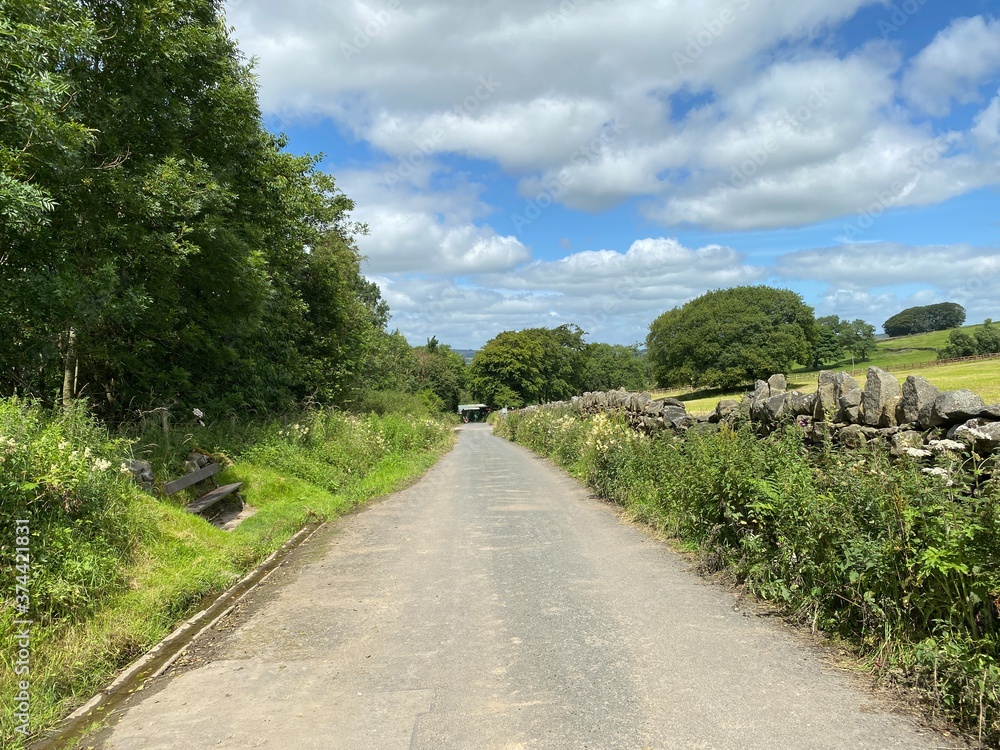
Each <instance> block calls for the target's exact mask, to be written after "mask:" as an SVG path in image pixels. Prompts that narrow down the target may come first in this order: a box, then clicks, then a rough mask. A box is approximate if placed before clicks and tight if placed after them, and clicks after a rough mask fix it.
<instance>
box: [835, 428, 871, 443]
mask: <svg viewBox="0 0 1000 750" xmlns="http://www.w3.org/2000/svg"><path fill="white" fill-rule="evenodd" d="M837 440H838V441H840V443H841V444H842V445H843V446H844V447H845V448H863V447H864V446H866V445H867V444H868V438H867V437H865V434H864V428H863V427H862V426H861V425H858V424H849V425H847V427H845V428H844V429H842V430H840V431H839V432H838V433H837Z"/></svg>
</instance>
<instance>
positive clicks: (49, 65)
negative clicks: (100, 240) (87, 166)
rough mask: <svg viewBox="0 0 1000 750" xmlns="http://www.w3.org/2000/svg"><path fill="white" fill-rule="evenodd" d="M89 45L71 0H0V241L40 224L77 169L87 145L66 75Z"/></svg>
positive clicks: (91, 39) (0, 252) (0, 251)
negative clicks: (64, 182) (58, 187)
mask: <svg viewBox="0 0 1000 750" xmlns="http://www.w3.org/2000/svg"><path fill="white" fill-rule="evenodd" d="M95 41H96V37H95V35H94V28H93V24H92V23H91V21H90V19H89V18H88V16H87V14H86V12H85V11H84V9H83V8H81V7H80V5H79V3H77V2H74V1H73V0H48V1H47V2H40V1H39V0H0V62H2V69H3V75H2V78H0V92H2V100H3V105H2V110H0V227H3V233H4V236H0V242H3V241H4V240H9V239H10V237H9V234H8V233H9V232H11V231H30V230H31V229H33V228H35V227H37V226H39V225H41V224H44V223H45V221H46V220H47V216H46V214H48V213H49V212H50V211H51V210H52V209H53V208H55V205H56V198H55V195H54V192H53V187H54V186H56V185H58V184H59V183H60V182H61V181H62V180H64V179H65V178H66V175H67V174H69V173H72V172H74V171H75V170H76V169H77V168H78V166H79V161H80V159H81V157H82V155H83V151H84V149H85V147H86V146H87V145H88V144H89V143H90V141H91V138H92V132H91V130H90V129H89V128H88V127H87V126H86V125H85V124H84V123H83V122H81V120H80V114H79V112H78V110H77V106H76V100H75V97H76V94H77V93H78V87H77V86H76V85H75V81H74V79H73V75H72V73H73V70H74V68H75V67H76V66H77V64H78V60H79V59H80V58H81V57H83V56H85V55H87V54H88V53H89V52H90V50H91V49H92V48H93V45H94V43H95ZM6 256H7V251H6V249H5V248H3V247H2V245H0V257H6ZM0 265H3V264H0Z"/></svg>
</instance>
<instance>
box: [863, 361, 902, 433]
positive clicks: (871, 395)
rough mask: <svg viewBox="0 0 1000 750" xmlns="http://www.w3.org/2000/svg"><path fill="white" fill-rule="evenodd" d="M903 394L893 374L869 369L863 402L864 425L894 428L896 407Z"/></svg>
mask: <svg viewBox="0 0 1000 750" xmlns="http://www.w3.org/2000/svg"><path fill="white" fill-rule="evenodd" d="M901 394H902V392H901V391H900V388H899V381H898V380H896V378H895V376H894V375H893V374H892V373H891V372H886V371H885V370H883V369H882V368H880V367H869V368H868V382H867V383H866V384H865V390H864V396H863V398H862V402H861V404H862V406H861V416H862V419H863V421H864V423H865V424H866V425H868V426H869V427H892V426H893V425H894V424H896V406H897V404H898V403H899V398H900V396H901Z"/></svg>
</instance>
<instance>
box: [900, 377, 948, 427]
mask: <svg viewBox="0 0 1000 750" xmlns="http://www.w3.org/2000/svg"><path fill="white" fill-rule="evenodd" d="M940 395H941V389H940V388H938V387H937V386H936V385H934V384H932V383H931V382H929V381H928V380H927V378H922V377H920V376H919V375H910V376H909V377H907V378H906V380H905V381H904V382H903V388H902V395H901V398H900V402H899V408H898V409H897V410H896V419H897V420H898V421H899V423H900V424H919V423H920V422H921V415H922V414H924V415H928V414H929V413H930V410H931V408H932V407H933V406H934V400H935V399H936V398H937V397H938V396H940Z"/></svg>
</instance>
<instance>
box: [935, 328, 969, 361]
mask: <svg viewBox="0 0 1000 750" xmlns="http://www.w3.org/2000/svg"><path fill="white" fill-rule="evenodd" d="M976 354H979V347H978V345H977V343H976V339H975V337H973V336H972V335H970V334H968V333H966V332H965V331H960V330H959V331H952V332H951V333H949V334H948V345H947V346H946V347H944V349H942V350H941V351H939V352H938V359H955V358H957V357H973V356H975V355H976Z"/></svg>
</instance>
